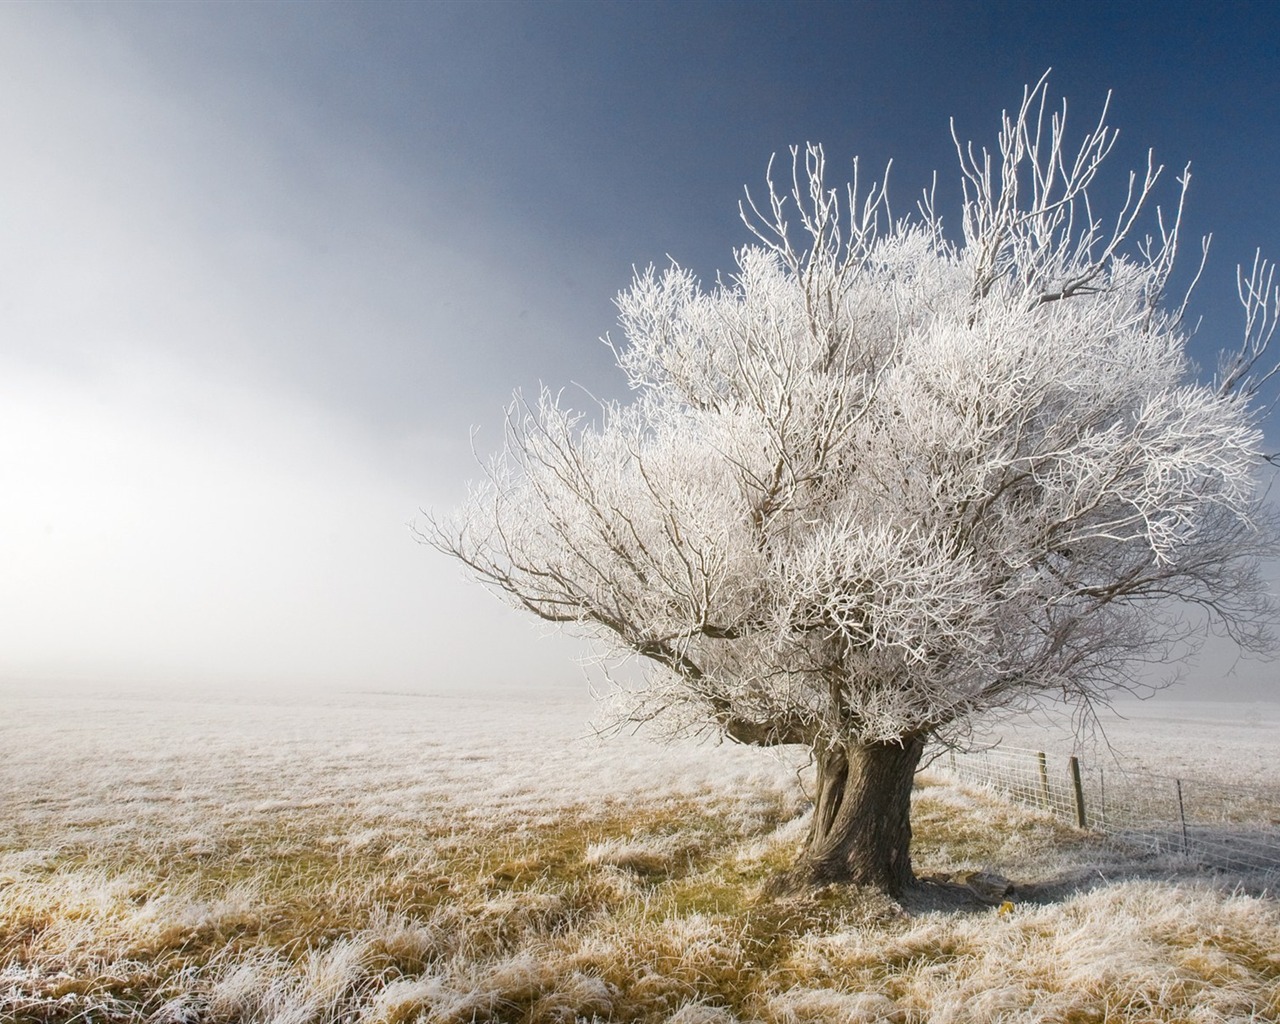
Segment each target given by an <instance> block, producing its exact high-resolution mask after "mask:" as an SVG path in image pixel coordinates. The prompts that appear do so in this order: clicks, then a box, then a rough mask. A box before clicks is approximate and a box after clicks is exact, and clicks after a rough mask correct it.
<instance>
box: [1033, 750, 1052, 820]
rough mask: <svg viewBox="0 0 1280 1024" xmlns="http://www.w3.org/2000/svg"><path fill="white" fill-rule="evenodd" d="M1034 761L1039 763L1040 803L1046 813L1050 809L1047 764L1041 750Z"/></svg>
mask: <svg viewBox="0 0 1280 1024" xmlns="http://www.w3.org/2000/svg"><path fill="white" fill-rule="evenodd" d="M1036 760H1038V761H1039V762H1040V803H1041V804H1042V805H1043V806H1044V809H1045V810H1046V811H1047V810H1050V809H1051V808H1050V806H1049V763H1048V761H1047V760H1046V759H1045V756H1044V751H1043V750H1041V751H1039V752H1038V753H1037V754H1036Z"/></svg>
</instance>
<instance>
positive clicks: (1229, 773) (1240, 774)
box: [979, 694, 1280, 789]
mask: <svg viewBox="0 0 1280 1024" xmlns="http://www.w3.org/2000/svg"><path fill="white" fill-rule="evenodd" d="M979 735H980V737H981V738H982V739H983V741H984V742H995V741H1001V742H1002V743H1003V745H1006V746H1015V747H1024V748H1031V749H1035V750H1044V751H1045V752H1046V753H1048V754H1051V755H1054V756H1056V757H1066V756H1069V755H1072V754H1075V755H1076V756H1078V757H1079V758H1080V760H1081V762H1082V763H1083V764H1085V765H1089V766H1095V767H1113V766H1114V767H1117V768H1123V769H1126V770H1128V771H1143V772H1153V773H1156V774H1159V775H1172V776H1175V777H1181V778H1189V779H1198V780H1202V781H1205V782H1214V783H1221V784H1230V785H1243V786H1254V785H1257V786H1261V787H1264V788H1268V789H1273V788H1275V787H1277V786H1280V702H1253V703H1243V702H1241V703H1232V702H1226V701H1222V702H1218V701H1202V700H1176V699H1171V698H1169V697H1167V696H1164V695H1160V694H1157V695H1156V696H1155V697H1153V698H1151V699H1149V700H1124V701H1117V702H1116V703H1115V704H1114V705H1113V706H1112V707H1111V708H1103V709H1100V710H1099V712H1098V717H1097V723H1096V726H1093V725H1086V726H1085V727H1084V728H1083V729H1078V728H1077V727H1076V723H1075V721H1074V719H1073V716H1072V715H1071V714H1070V713H1068V712H1065V711H1062V710H1058V709H1054V710H1050V711H1041V712H1038V713H1035V714H1032V715H1026V716H1022V717H1020V718H1012V719H1008V720H1006V721H1001V722H998V723H993V724H991V725H989V726H987V727H986V728H983V729H981V730H980V731H979Z"/></svg>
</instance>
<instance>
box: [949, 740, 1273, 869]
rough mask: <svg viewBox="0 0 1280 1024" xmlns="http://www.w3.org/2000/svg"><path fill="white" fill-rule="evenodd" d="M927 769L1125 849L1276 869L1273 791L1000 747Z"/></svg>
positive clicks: (1213, 864)
mask: <svg viewBox="0 0 1280 1024" xmlns="http://www.w3.org/2000/svg"><path fill="white" fill-rule="evenodd" d="M933 766H934V768H935V769H940V770H942V771H945V772H948V773H949V774H950V775H951V776H952V777H953V778H955V779H956V780H957V781H959V782H962V783H965V784H968V785H973V786H980V787H983V788H985V789H988V790H992V791H994V792H997V793H1000V794H1002V795H1003V796H1005V797H1006V798H1008V799H1011V800H1014V801H1016V802H1018V803H1021V804H1024V805H1025V806H1028V807H1034V808H1037V809H1039V810H1042V811H1045V812H1047V813H1049V814H1052V815H1054V816H1055V817H1057V818H1059V819H1061V820H1063V821H1066V822H1068V823H1070V824H1072V825H1075V826H1077V827H1079V828H1088V829H1093V830H1095V831H1097V832H1101V833H1103V834H1104V835H1106V836H1107V837H1108V838H1109V839H1111V840H1112V841H1114V842H1118V843H1121V844H1123V845H1126V846H1131V847H1138V848H1141V849H1145V850H1149V851H1151V852H1152V853H1156V854H1173V855H1179V856H1182V857H1185V858H1187V859H1188V860H1189V861H1191V862H1193V863H1196V864H1199V865H1202V866H1204V867H1209V868H1216V869H1218V870H1222V871H1228V872H1238V873H1241V874H1249V873H1255V872H1275V871H1280V787H1271V788H1267V787H1256V786H1238V785H1230V784H1225V783H1218V782H1208V781H1203V780H1198V779H1180V778H1174V777H1172V776H1165V775H1153V774H1150V773H1147V772H1131V771H1123V770H1121V769H1118V768H1107V769H1103V768H1100V767H1085V766H1083V765H1081V764H1080V762H1079V760H1078V759H1077V758H1074V757H1072V758H1068V759H1067V760H1066V763H1065V764H1063V763H1062V762H1061V761H1060V760H1053V761H1051V760H1050V758H1049V757H1048V756H1047V755H1046V754H1045V753H1044V752H1043V751H1039V750H1022V749H1017V748H1007V747H1000V748H995V749H992V750H981V751H974V752H970V753H958V752H956V751H949V752H947V753H946V754H944V755H943V756H941V757H939V758H938V759H937V760H936V761H935V762H934V765H933Z"/></svg>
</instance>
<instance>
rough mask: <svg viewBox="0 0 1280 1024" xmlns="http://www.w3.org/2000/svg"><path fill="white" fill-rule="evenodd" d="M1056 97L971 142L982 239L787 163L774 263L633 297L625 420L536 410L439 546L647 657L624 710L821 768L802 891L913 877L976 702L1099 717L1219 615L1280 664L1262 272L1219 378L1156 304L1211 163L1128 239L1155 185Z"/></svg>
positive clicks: (439, 529) (1267, 275) (625, 298)
mask: <svg viewBox="0 0 1280 1024" xmlns="http://www.w3.org/2000/svg"><path fill="white" fill-rule="evenodd" d="M1045 96H1046V92H1045V83H1044V81H1041V83H1040V84H1039V85H1037V86H1036V87H1035V88H1034V89H1029V90H1027V92H1026V93H1025V94H1024V98H1023V103H1022V105H1021V108H1020V109H1019V110H1018V111H1017V112H1016V113H1015V114H1013V115H1007V114H1006V115H1005V117H1004V118H1003V127H1002V131H1001V133H1000V136H999V144H998V147H997V150H996V151H995V152H994V153H988V152H987V151H986V150H975V149H974V148H973V147H972V146H962V145H960V144H959V142H958V140H957V152H958V155H959V158H960V165H961V173H962V182H963V187H964V193H963V195H964V201H963V208H962V220H961V226H962V232H961V237H960V239H959V240H958V241H957V240H954V239H953V238H951V237H950V236H948V235H947V234H946V233H945V232H944V231H943V227H942V223H941V220H940V218H939V216H938V215H937V214H936V212H935V207H934V204H933V201H932V199H931V197H930V196H929V195H926V196H925V197H924V200H923V201H922V202H921V203H920V204H919V207H918V210H919V212H918V215H917V216H915V217H913V218H903V219H894V218H892V217H891V216H890V213H889V209H888V204H887V200H886V195H885V191H884V188H883V186H873V187H872V188H871V189H870V191H869V192H864V191H861V190H860V189H859V187H858V182H857V165H856V163H855V165H854V170H855V173H854V181H853V184H851V185H849V186H848V187H846V188H845V189H843V190H841V191H837V190H834V189H829V188H828V187H827V185H826V184H825V181H824V167H823V154H822V151H821V149H819V148H817V147H808V148H806V149H804V150H794V151H793V152H792V166H791V168H790V171H791V173H790V174H789V176H788V180H787V181H786V183H785V185H783V186H782V187H781V188H779V187H778V186H776V185H775V183H774V181H773V179H772V176H770V178H769V183H768V196H767V200H766V201H765V202H763V203H755V202H753V201H752V200H751V197H750V195H748V198H747V201H746V203H745V204H744V206H743V216H744V220H745V221H746V222H747V224H748V226H749V227H750V228H751V229H752V231H753V233H754V235H755V237H756V239H757V243H758V244H754V245H752V246H750V247H747V248H744V249H742V250H741V251H739V252H738V253H737V254H736V262H737V270H736V272H735V273H734V274H733V275H732V276H731V277H728V278H727V279H725V280H722V281H720V282H718V283H717V285H716V286H715V287H714V288H711V289H704V288H702V287H700V285H699V284H698V282H697V281H696V280H695V278H694V277H693V275H691V274H690V273H689V272H688V271H687V270H684V269H681V268H680V267H678V266H674V265H673V266H671V267H670V268H669V269H666V270H664V271H661V272H659V271H655V270H653V269H650V270H648V271H646V272H644V273H641V274H639V275H638V276H637V277H636V279H635V281H634V283H633V284H632V286H631V287H630V288H629V289H628V290H627V291H625V292H623V293H622V294H621V296H620V297H619V299H618V307H619V309H620V325H621V330H622V334H623V338H624V340H622V341H621V342H620V343H618V344H616V345H615V351H616V353H617V358H618V363H619V366H620V367H621V369H622V370H623V371H624V372H625V373H626V375H627V378H628V380H629V382H630V385H631V388H632V391H633V392H634V398H633V400H632V401H630V402H628V403H615V404H606V405H604V406H603V407H602V408H601V409H599V410H598V411H596V412H594V413H593V414H592V416H590V417H589V416H585V415H583V414H581V413H576V412H573V411H571V410H570V409H568V408H566V407H565V406H564V405H563V404H562V402H561V398H560V396H559V395H558V394H554V393H551V392H547V391H544V392H543V393H542V394H541V395H540V396H539V398H538V400H537V401H536V403H526V402H524V401H523V400H521V399H519V398H517V400H516V402H515V404H514V405H513V406H512V408H511V410H510V411H509V414H508V419H507V430H506V444H505V447H504V449H503V451H502V452H501V453H500V454H499V455H498V456H497V457H496V458H495V459H494V460H493V461H492V462H491V463H490V464H489V467H488V476H487V479H486V480H485V481H484V482H483V483H482V484H480V485H479V486H477V487H475V488H474V489H473V491H472V493H471V495H470V499H469V501H468V502H467V503H466V504H465V505H464V507H463V508H462V509H461V510H460V511H459V512H458V513H457V514H456V515H454V516H453V517H451V518H444V519H442V518H436V517H428V518H427V520H426V521H425V524H424V525H423V527H422V528H421V529H420V533H421V536H422V537H423V539H425V540H426V541H427V542H428V543H430V544H432V545H434V546H435V547H437V548H439V549H440V550H442V551H444V552H447V553H448V554H450V555H453V556H455V557H456V558H458V559H460V560H461V561H462V562H463V563H465V564H466V566H468V567H469V569H470V570H471V572H472V573H474V575H475V576H477V577H478V578H479V579H480V580H481V581H483V582H484V583H486V584H488V585H489V586H490V587H492V588H493V589H495V590H497V591H498V592H500V593H501V594H502V595H505V596H506V597H507V598H508V599H510V600H511V601H512V602H513V603H514V604H515V605H516V606H518V607H520V608H523V609H525V610H526V611H528V612H531V613H532V614H533V615H536V616H538V617H539V618H541V619H545V620H548V621H551V622H555V623H563V624H566V625H569V626H571V627H575V628H578V629H581V630H585V631H586V632H587V633H589V634H590V635H592V636H593V637H596V638H597V639H599V640H600V641H603V643H604V644H605V645H606V649H607V650H610V651H612V652H614V653H624V654H630V655H640V656H642V657H643V658H645V659H648V664H649V672H648V675H647V681H646V683H645V684H644V685H643V686H641V687H638V688H637V692H636V694H635V696H636V698H637V699H636V703H635V705H634V706H633V709H632V712H631V713H632V714H633V715H636V716H641V717H648V716H650V715H651V714H654V713H657V712H666V713H669V714H676V715H678V716H681V720H682V721H686V722H689V723H701V724H703V725H710V726H712V727H714V728H717V729H719V730H720V731H722V733H723V734H724V735H725V736H727V737H729V738H731V739H734V740H737V741H740V742H744V743H753V744H804V745H805V746H807V747H808V748H810V750H811V751H812V755H813V759H814V762H815V763H816V768H817V778H816V793H815V807H814V812H813V822H812V826H811V828H810V830H809V834H808V840H807V842H806V844H805V846H804V848H803V850H802V852H801V853H800V856H799V860H798V862H797V864H796V866H795V868H794V871H793V874H792V876H791V877H792V881H794V882H796V883H801V884H803V883H810V882H812V883H823V882H827V881H850V882H855V883H862V884H872V885H876V886H879V887H881V888H883V889H885V890H887V891H890V892H898V891H901V890H902V889H903V888H904V887H905V886H907V885H909V884H910V882H911V880H912V877H913V876H912V872H911V863H910V855H909V843H910V835H911V828H910V793H911V787H912V780H913V775H914V773H915V771H916V769H917V766H918V765H919V762H920V760H921V755H922V752H923V751H924V748H925V745H926V743H927V742H929V741H930V740H931V739H942V740H944V741H945V740H949V739H955V738H956V737H957V736H958V735H962V734H963V730H964V728H965V725H966V723H968V722H970V721H971V720H972V719H973V717H974V716H975V715H980V714H986V713H990V712H992V711H994V710H1004V709H1021V708H1024V707H1026V706H1029V705H1030V704H1032V703H1034V702H1035V701H1037V700H1040V699H1043V698H1045V697H1046V696H1049V697H1054V698H1059V699H1062V700H1066V701H1074V702H1079V703H1082V704H1084V705H1090V704H1091V703H1092V702H1095V701H1098V700H1105V699H1106V696H1107V694H1108V693H1109V692H1112V691H1114V690H1115V688H1116V687H1123V686H1127V685H1130V684H1131V683H1132V682H1133V681H1134V680H1135V678H1137V677H1136V676H1135V672H1136V671H1137V670H1138V669H1139V668H1140V666H1142V665H1144V664H1147V663H1149V662H1150V661H1152V660H1157V661H1158V660H1162V659H1167V658H1169V657H1170V656H1171V655H1172V654H1173V653H1174V652H1176V651H1179V650H1180V647H1179V645H1180V644H1181V643H1182V642H1183V641H1184V640H1186V634H1187V632H1188V629H1187V616H1188V614H1189V613H1191V612H1196V610H1197V609H1198V610H1199V611H1200V612H1207V613H1208V616H1209V618H1210V619H1211V620H1212V622H1214V623H1216V624H1217V626H1219V627H1220V628H1221V629H1223V630H1225V631H1226V632H1227V633H1229V634H1230V635H1231V636H1232V637H1233V638H1234V639H1235V640H1236V641H1238V642H1239V644H1241V645H1242V646H1243V647H1245V648H1249V649H1253V650H1260V649H1265V648H1266V647H1267V645H1268V643H1269V636H1268V634H1267V632H1266V629H1265V625H1266V621H1267V619H1268V618H1269V616H1270V614H1271V613H1270V604H1269V598H1268V596H1267V593H1266V588H1265V586H1264V583H1263V581H1262V579H1261V578H1260V575H1259V570H1258V564H1259V562H1258V559H1259V557H1260V556H1262V555H1264V554H1265V553H1267V552H1268V551H1270V550H1271V544H1272V538H1273V531H1272V529H1271V524H1270V522H1269V521H1268V519H1267V517H1266V516H1265V515H1264V514H1263V513H1264V505H1263V502H1262V497H1261V494H1260V486H1259V478H1258V471H1259V468H1260V467H1261V466H1262V464H1263V462H1264V455H1263V452H1262V450H1261V446H1262V436H1261V433H1260V430H1259V412H1258V409H1257V406H1258V402H1257V392H1258V388H1259V386H1260V384H1261V383H1262V382H1263V381H1264V380H1265V379H1266V378H1267V377H1268V376H1270V373H1271V372H1274V370H1271V371H1265V370H1264V369H1263V368H1262V366H1261V360H1262V357H1263V355H1264V352H1265V348H1266V344H1267V341H1268V339H1269V337H1270V335H1271V333H1272V330H1273V326H1274V325H1273V321H1272V315H1273V313H1274V310H1275V308H1276V291H1275V289H1274V287H1273V279H1272V276H1271V271H1270V268H1269V267H1268V266H1267V264H1265V263H1258V264H1256V265H1255V267H1254V273H1253V274H1252V275H1251V276H1247V277H1246V276H1242V277H1241V297H1242V300H1243V302H1244V305H1245V311H1246V320H1247V327H1246V331H1245V340H1244V342H1243V344H1242V346H1241V347H1240V349H1239V350H1238V351H1236V352H1233V353H1230V354H1229V355H1228V357H1227V358H1226V359H1225V360H1224V362H1223V365H1222V367H1221V369H1220V371H1219V373H1218V375H1217V377H1216V378H1215V379H1214V380H1212V381H1205V380H1203V379H1201V378H1199V377H1197V375H1196V374H1195V372H1194V370H1193V368H1192V367H1191V366H1190V365H1189V363H1188V359H1187V355H1186V351H1185V350H1186V344H1187V340H1188V331H1187V329H1186V328H1185V326H1184V323H1183V315H1182V314H1183V309H1184V308H1185V305H1186V303H1185V301H1184V302H1183V303H1182V305H1181V306H1178V305H1176V304H1171V303H1169V302H1168V301H1167V296H1166V286H1167V284H1168V281H1169V276H1170V272H1171V269H1172V266H1173V261H1174V256H1175V253H1176V251H1177V247H1178V229H1179V223H1180V219H1181V210H1182V195H1183V194H1185V190H1186V185H1187V181H1188V176H1187V175H1185V174H1184V175H1183V176H1182V177H1181V178H1180V179H1179V184H1180V185H1181V189H1180V190H1179V192H1178V193H1177V196H1178V198H1177V205H1176V209H1175V212H1174V213H1173V214H1172V215H1164V216H1162V215H1160V214H1159V212H1158V211H1155V212H1154V213H1153V215H1152V216H1151V218H1150V220H1151V223H1152V229H1151V230H1152V235H1151V236H1148V237H1139V235H1138V233H1137V227H1136V225H1137V224H1138V222H1139V217H1140V215H1141V214H1143V212H1144V209H1145V208H1147V207H1148V206H1150V203H1149V202H1148V200H1149V198H1150V196H1151V194H1152V191H1153V189H1154V187H1155V185H1156V182H1157V180H1158V178H1159V177H1160V173H1161V169H1160V168H1159V167H1156V166H1155V165H1154V164H1153V163H1152V162H1151V161H1150V160H1149V161H1148V167H1147V170H1146V172H1145V173H1143V174H1137V175H1130V178H1129V187H1128V193H1127V195H1126V196H1125V197H1124V198H1123V200H1122V201H1121V202H1119V203H1117V204H1116V206H1117V207H1118V209H1112V210H1111V211H1110V212H1109V213H1108V214H1107V215H1105V217H1104V215H1103V213H1102V212H1101V209H1102V208H1101V207H1100V206H1099V205H1098V203H1097V201H1096V198H1095V197H1093V196H1091V195H1090V186H1091V185H1092V184H1093V183H1094V180H1095V176H1096V174H1097V172H1098V169H1099V167H1100V165H1101V164H1102V161H1103V160H1104V158H1105V157H1106V156H1107V154H1108V152H1109V151H1110V150H1111V148H1112V146H1113V144H1114V141H1115V138H1116V136H1115V132H1114V131H1113V130H1111V129H1109V128H1108V127H1107V126H1106V124H1105V123H1104V120H1100V121H1099V123H1098V125H1097V127H1096V128H1095V129H1094V130H1093V131H1091V132H1089V133H1088V134H1087V135H1086V136H1085V137H1084V139H1083V141H1082V142H1081V143H1080V144H1079V146H1078V147H1076V146H1071V147H1070V148H1069V147H1068V143H1067V139H1066V135H1065V129H1066V107H1065V104H1064V105H1063V107H1062V108H1061V110H1060V111H1057V112H1055V111H1052V110H1049V109H1046V102H1045ZM1104 115H1105V111H1104ZM953 135H954V130H953ZM1202 264H1203V260H1202Z"/></svg>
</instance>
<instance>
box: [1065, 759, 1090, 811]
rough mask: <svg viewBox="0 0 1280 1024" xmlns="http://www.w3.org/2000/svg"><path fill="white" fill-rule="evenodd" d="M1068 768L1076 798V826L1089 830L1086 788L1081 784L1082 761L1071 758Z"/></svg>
mask: <svg viewBox="0 0 1280 1024" xmlns="http://www.w3.org/2000/svg"><path fill="white" fill-rule="evenodd" d="M1067 766H1068V767H1069V768H1070V770H1071V790H1072V792H1073V793H1074V794H1075V798H1076V825H1078V826H1079V827H1080V828H1087V827H1088V824H1089V823H1088V819H1087V818H1086V817H1085V814H1084V786H1082V785H1081V784H1080V759H1079V758H1075V757H1073V758H1071V760H1070V761H1068V762H1067Z"/></svg>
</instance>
